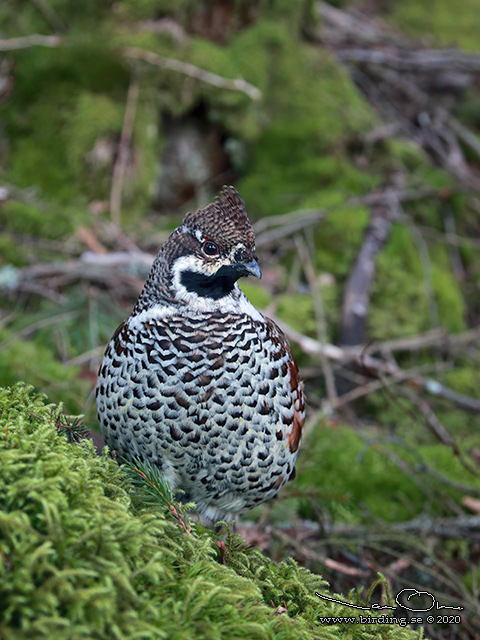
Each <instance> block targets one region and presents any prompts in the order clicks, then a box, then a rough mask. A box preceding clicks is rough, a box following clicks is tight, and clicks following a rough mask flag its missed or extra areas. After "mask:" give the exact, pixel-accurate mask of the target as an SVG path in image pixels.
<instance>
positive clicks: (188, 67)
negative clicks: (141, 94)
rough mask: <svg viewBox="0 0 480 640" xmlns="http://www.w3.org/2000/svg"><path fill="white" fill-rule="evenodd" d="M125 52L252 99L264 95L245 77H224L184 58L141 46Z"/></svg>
mask: <svg viewBox="0 0 480 640" xmlns="http://www.w3.org/2000/svg"><path fill="white" fill-rule="evenodd" d="M123 52H124V54H125V56H126V57H127V58H131V59H133V60H144V61H145V62H148V63H149V64H151V65H154V66H156V67H159V68H160V69H169V70H170V71H175V72H177V73H182V74H183V75H186V76H189V77H190V78H194V79H195V80H199V81H200V82H205V83H206V84H211V85H213V86H214V87H218V88H219V89H229V90H231V91H240V92H241V93H244V94H245V95H247V96H248V97H249V98H251V99H252V100H260V98H261V96H262V94H261V91H260V90H259V89H258V88H257V87H255V86H254V85H253V84H250V82H247V81H246V80H244V79H243V78H224V77H222V76H219V75H218V74H216V73H212V72H211V71H207V70H206V69H201V68H200V67H196V66H195V65H193V64H190V63H189V62H183V61H182V60H175V59H173V58H165V57H164V56H160V55H158V54H157V53H155V52H153V51H148V50H146V49H141V48H139V47H126V48H125V49H124V50H123Z"/></svg>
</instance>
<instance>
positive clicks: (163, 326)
mask: <svg viewBox="0 0 480 640" xmlns="http://www.w3.org/2000/svg"><path fill="white" fill-rule="evenodd" d="M261 275H262V274H261V270H260V266H259V263H258V259H257V256H256V253H255V236H254V232H253V228H252V225H251V223H250V221H249V219H248V215H247V210H246V207H245V203H244V202H243V200H242V198H241V197H240V195H239V193H238V192H237V191H236V189H235V188H234V187H232V186H225V187H223V189H222V191H221V193H220V195H219V196H217V198H216V199H215V200H214V201H213V202H212V203H210V204H208V205H207V206H205V207H204V208H201V209H198V210H195V211H192V212H189V213H187V214H186V215H185V217H184V219H183V222H182V224H181V225H180V226H179V227H178V228H176V229H175V230H174V231H173V232H172V233H171V234H170V235H169V237H168V238H167V240H166V241H165V243H164V244H163V246H162V247H161V248H160V250H159V252H158V254H157V256H156V258H155V260H154V262H153V265H152V268H151V271H150V273H149V275H148V277H147V279H146V282H145V285H144V287H143V290H142V291H141V293H140V296H139V298H138V300H137V302H136V304H135V306H134V307H133V310H132V312H131V315H130V317H129V318H128V319H127V320H125V322H123V323H122V324H121V325H120V326H119V327H118V329H117V330H116V331H115V333H114V334H113V337H112V339H111V341H110V343H109V344H108V346H107V348H106V350H105V354H104V357H103V361H102V363H101V365H100V369H99V373H98V381H97V386H96V403H97V412H98V420H99V424H100V429H101V432H102V435H103V437H104V440H105V442H106V444H107V445H108V446H109V448H110V449H113V450H114V451H115V452H116V454H117V458H120V459H123V460H126V461H132V460H135V459H140V460H142V461H144V462H146V463H148V464H149V465H154V466H155V467H158V468H159V469H160V471H161V474H162V475H163V478H164V479H165V480H167V481H168V482H169V484H170V486H171V488H172V489H173V490H177V489H180V490H181V491H182V492H183V494H182V497H181V500H183V501H188V502H190V501H192V502H194V503H195V504H196V507H197V510H198V513H199V515H200V517H203V518H204V519H205V520H206V521H210V522H217V521H219V520H228V521H235V520H237V519H238V518H239V517H240V516H242V515H243V514H244V513H245V512H246V511H248V510H250V509H252V508H253V507H255V506H257V505H259V504H261V503H262V502H264V501H267V500H270V499H271V498H274V497H275V496H276V494H277V493H278V491H279V490H280V489H281V488H282V487H283V485H284V484H285V483H286V482H287V481H288V480H289V479H292V478H293V477H294V475H295V461H296V457H297V453H298V449H299V445H300V441H301V435H302V428H303V424H304V420H305V397H304V391H303V383H302V381H301V379H300V376H299V370H298V366H297V364H296V362H295V359H294V357H293V355H292V351H291V348H290V346H289V343H288V340H287V338H286V336H285V335H284V333H283V331H282V330H281V329H280V328H279V327H278V326H277V324H275V322H273V320H271V319H269V318H268V317H266V316H264V315H263V314H262V313H260V312H259V311H258V310H257V309H256V308H255V307H254V306H253V305H252V303H251V302H250V301H249V300H248V298H247V297H246V296H245V294H244V293H243V292H242V291H241V289H240V287H239V286H238V280H239V279H240V278H242V277H245V276H254V277H256V278H261Z"/></svg>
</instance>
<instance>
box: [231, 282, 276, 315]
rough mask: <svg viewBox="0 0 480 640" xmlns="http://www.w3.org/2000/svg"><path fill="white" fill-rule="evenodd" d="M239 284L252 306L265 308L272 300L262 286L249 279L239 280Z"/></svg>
mask: <svg viewBox="0 0 480 640" xmlns="http://www.w3.org/2000/svg"><path fill="white" fill-rule="evenodd" d="M239 285H240V288H241V290H242V291H243V293H244V294H245V295H246V296H247V298H248V299H249V300H250V302H251V303H252V304H253V306H254V307H257V308H258V309H265V307H267V306H268V305H269V304H270V303H271V302H272V298H271V296H270V295H269V294H268V292H267V291H266V290H265V289H264V287H262V286H260V285H258V284H255V283H254V282H251V281H250V280H240V282H239Z"/></svg>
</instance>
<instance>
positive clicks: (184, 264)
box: [172, 255, 203, 302]
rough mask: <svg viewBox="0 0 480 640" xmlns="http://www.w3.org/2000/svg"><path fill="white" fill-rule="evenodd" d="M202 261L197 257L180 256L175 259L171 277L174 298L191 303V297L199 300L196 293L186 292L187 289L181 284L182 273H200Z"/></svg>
mask: <svg viewBox="0 0 480 640" xmlns="http://www.w3.org/2000/svg"><path fill="white" fill-rule="evenodd" d="M202 264H203V261H202V260H200V259H199V258H197V256H193V255H189V256H181V257H180V258H177V259H176V260H175V262H174V263H173V267H172V275H173V281H172V284H173V290H174V291H175V297H176V298H177V299H178V300H184V301H185V302H191V301H192V300H193V298H192V296H195V298H199V296H197V294H196V293H192V292H191V291H188V289H187V288H186V287H185V286H184V285H183V284H182V281H181V280H182V273H183V272H184V271H195V272H199V273H202Z"/></svg>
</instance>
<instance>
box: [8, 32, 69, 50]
mask: <svg viewBox="0 0 480 640" xmlns="http://www.w3.org/2000/svg"><path fill="white" fill-rule="evenodd" d="M61 44H63V40H62V38H60V37H59V36H43V35H40V34H39V33H32V34H31V35H29V36H22V37H20V38H8V39H6V40H0V51H16V50H18V49H28V48H29V47H59V46H60V45H61Z"/></svg>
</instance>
